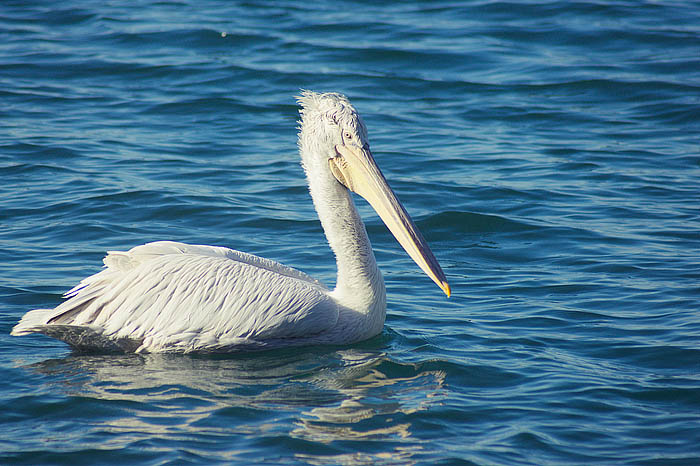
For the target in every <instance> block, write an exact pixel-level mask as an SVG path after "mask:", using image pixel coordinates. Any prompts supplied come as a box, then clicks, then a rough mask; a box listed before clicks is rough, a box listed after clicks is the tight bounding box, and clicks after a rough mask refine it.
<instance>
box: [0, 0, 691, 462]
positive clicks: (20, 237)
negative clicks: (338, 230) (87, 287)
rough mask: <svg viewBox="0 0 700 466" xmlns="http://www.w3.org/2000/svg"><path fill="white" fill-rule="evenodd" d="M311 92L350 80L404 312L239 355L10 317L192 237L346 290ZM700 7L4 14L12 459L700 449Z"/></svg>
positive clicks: (292, 6)
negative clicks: (147, 343) (333, 336)
mask: <svg viewBox="0 0 700 466" xmlns="http://www.w3.org/2000/svg"><path fill="white" fill-rule="evenodd" d="M301 88H309V89H314V90H319V91H321V90H332V91H339V92H343V93H345V94H347V95H348V96H349V97H350V99H351V100H352V101H353V102H354V104H355V106H356V107H357V108H358V110H359V111H360V112H361V114H362V115H363V117H364V120H365V122H366V124H367V126H368V127H369V131H370V139H371V141H372V146H373V151H374V154H375V157H376V159H377V161H378V163H379V164H380V166H381V167H382V169H383V171H384V173H385V174H386V176H387V178H388V179H389V180H390V182H391V184H392V186H393V188H394V190H395V191H396V192H397V194H398V195H399V197H400V198H401V200H402V201H403V203H404V204H405V206H406V208H407V209H408V211H409V212H410V213H411V214H412V216H413V218H414V219H415V220H416V222H417V224H418V225H419V227H420V228H421V230H422V231H423V233H424V235H425V236H426V238H427V240H428V241H429V242H430V244H431V246H432V248H433V250H434V252H435V254H436V256H437V257H438V259H439V260H440V262H441V264H442V265H443V268H444V270H445V272H446V274H447V276H448V278H449V280H450V284H451V286H452V290H453V293H454V294H453V296H452V298H450V299H447V298H445V297H444V296H443V295H442V294H441V292H440V290H439V289H438V288H437V287H435V285H434V284H433V283H432V282H430V280H429V279H428V278H427V277H425V276H424V275H423V274H422V273H421V272H420V270H419V269H418V268H417V267H416V266H415V265H414V264H413V262H412V261H411V259H410V258H409V257H408V256H407V255H406V254H405V253H404V252H403V251H402V249H401V248H400V247H399V246H398V244H397V243H396V242H395V240H394V239H393V237H392V236H391V235H390V234H389V233H388V231H387V230H386V229H385V227H384V226H383V224H382V223H381V222H380V221H379V219H378V218H377V217H376V215H375V214H374V213H373V212H372V211H371V209H370V208H369V207H367V206H366V205H365V204H364V203H363V202H362V201H358V205H360V208H361V211H362V213H363V215H364V216H365V219H366V222H367V228H368V231H369V234H370V236H371V239H372V242H373V245H374V249H375V251H376V255H377V259H378V261H379V263H380V266H381V268H382V270H383V272H384V276H385V280H386V283H387V291H388V316H387V322H386V326H385V329H384V332H383V333H382V334H381V335H380V336H378V337H376V338H374V339H371V340H369V341H366V342H363V343H360V344H356V345H352V346H350V347H312V348H304V349H296V350H292V351H289V350H286V351H272V352H263V353H258V354H253V355H237V356H231V357H203V356H198V357H193V356H158V355H140V356H134V355H123V356H119V355H80V354H74V353H71V351H70V349H69V348H68V347H67V346H66V345H64V344H63V343H60V342H57V341H54V340H51V339H49V338H46V337H42V336H30V337H22V338H15V337H11V336H9V332H10V329H11V328H12V326H13V325H14V324H15V323H16V322H17V320H18V319H19V318H20V317H21V316H22V315H23V313H24V312H26V311H27V310H29V309H33V308H37V307H53V306H55V305H57V304H58V303H59V302H60V300H61V298H60V296H61V294H62V293H63V292H64V291H66V290H68V289H69V288H70V287H72V286H73V285H75V284H76V283H77V282H78V281H79V280H80V279H81V278H83V277H85V276H87V275H89V274H92V273H95V272H96V271H98V270H99V268H100V266H101V259H102V257H103V256H104V254H105V251H107V250H124V249H128V248H131V247H133V246H136V245H138V244H142V243H144V242H147V241H153V240H159V239H171V240H177V241H184V242H190V243H198V244H215V245H222V246H228V247H233V248H235V249H240V250H243V251H248V252H252V253H255V254H259V255H262V256H265V257H269V258H271V259H275V260H279V261H281V262H283V263H285V264H288V265H291V266H294V267H297V268H299V269H301V270H303V271H305V272H307V273H310V274H312V275H314V276H316V277H318V278H319V279H321V280H323V281H324V282H326V283H327V284H329V285H332V284H333V282H334V280H335V264H334V261H333V258H332V255H331V253H330V250H329V249H328V247H327V245H326V242H325V238H324V236H323V233H322V230H321V228H320V225H319V222H318V220H317V218H316V216H315V212H314V210H313V207H312V204H311V201H310V198H309V196H308V193H307V189H306V186H305V181H304V177H303V173H302V170H301V168H300V166H299V163H298V154H297V152H296V125H297V123H296V120H297V108H296V104H295V102H294V95H296V94H297V93H298V92H299V89H301ZM699 116H700V6H698V4H697V3H696V2H673V1H669V2H626V1H613V2H587V1H579V2H564V1H551V2H537V3H534V2H492V1H475V2H464V3H453V2H439V1H438V2H392V3H386V4H383V3H382V2H328V3H327V4H323V5H321V4H315V3H313V2H311V3H310V2H295V1H282V2H224V1H219V2H217V1H205V2H199V1H194V0H183V1H157V2H149V1H139V2H127V1H107V2H101V3H95V4H92V3H90V2H87V3H86V2H76V1H73V0H66V1H63V2H59V3H53V2H24V1H21V2H20V1H12V0H10V1H3V2H2V4H0V122H1V123H0V177H1V179H2V182H1V183H0V376H1V377H2V379H3V382H2V384H0V409H1V410H2V413H3V415H2V416H1V417H0V463H2V464H6V463H18V464H31V465H36V464H71V465H75V464H154V465H155V464H158V465H161V464H222V463H224V464H225V463H236V462H240V463H264V464H280V463H282V464H414V463H415V464H533V465H541V464H655V465H671V464H672V465H686V464H687V465H696V464H700V314H699V313H700V306H699V301H700V299H699V298H700V215H699V214H700V181H699V180H700V151H699V146H700V117H699Z"/></svg>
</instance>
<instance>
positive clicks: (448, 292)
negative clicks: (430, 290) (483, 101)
mask: <svg viewBox="0 0 700 466" xmlns="http://www.w3.org/2000/svg"><path fill="white" fill-rule="evenodd" d="M440 288H442V291H444V292H445V294H446V295H447V297H448V298H449V297H450V296H452V290H451V289H450V285H448V284H447V282H442V283H441V284H440Z"/></svg>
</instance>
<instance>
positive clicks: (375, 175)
mask: <svg viewBox="0 0 700 466" xmlns="http://www.w3.org/2000/svg"><path fill="white" fill-rule="evenodd" d="M335 150H336V153H337V156H336V157H334V158H332V159H329V160H328V163H329V165H330V169H331V172H332V173H333V176H335V178H336V179H337V180H338V181H339V182H340V183H341V184H343V185H344V186H345V187H346V188H348V189H349V190H351V191H353V192H354V193H357V194H359V195H360V196H362V197H363V198H365V200H366V201H367V202H369V204H370V205H371V206H372V208H373V209H374V210H375V211H376V212H377V214H379V217H380V218H381V219H382V221H383V222H384V223H385V224H386V226H387V227H388V228H389V231H391V233H392V234H393V235H394V237H395V238H396V239H397V241H398V242H399V244H401V246H402V247H403V248H404V249H405V250H406V252H407V253H408V255H409V256H411V258H412V259H413V260H414V261H415V262H416V264H418V266H419V267H420V268H421V269H422V270H423V272H425V273H426V274H427V275H428V276H429V277H430V278H431V279H432V280H433V281H434V282H435V283H436V284H437V285H438V286H439V287H440V288H441V289H442V291H444V292H445V294H446V295H447V296H448V297H449V296H450V294H451V291H450V285H448V284H447V279H446V278H445V274H444V273H443V272H442V269H441V268H440V264H438V261H437V259H435V256H434V255H433V252H432V251H431V250H430V247H429V246H428V243H426V242H425V239H423V235H421V233H420V231H419V230H418V227H416V224H415V223H413V220H411V217H410V216H409V215H408V213H407V212H406V209H404V207H403V205H401V202H399V200H398V199H397V198H396V195H395V194H394V191H392V190H391V188H390V187H389V183H387V181H386V178H384V175H382V172H381V171H380V170H379V167H378V166H377V164H376V163H375V161H374V157H372V153H371V152H370V151H369V149H368V148H363V147H359V146H357V145H353V144H339V145H337V146H335Z"/></svg>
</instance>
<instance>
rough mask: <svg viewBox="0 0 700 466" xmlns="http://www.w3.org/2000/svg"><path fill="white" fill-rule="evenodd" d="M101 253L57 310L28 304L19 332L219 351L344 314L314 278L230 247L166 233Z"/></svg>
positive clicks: (313, 329)
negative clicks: (99, 264) (98, 263)
mask: <svg viewBox="0 0 700 466" xmlns="http://www.w3.org/2000/svg"><path fill="white" fill-rule="evenodd" d="M104 263H105V266H106V268H105V269H104V270H102V271H101V272H99V273H97V274H95V275H92V276H90V277H88V278H86V279H84V280H83V281H82V282H81V283H80V284H79V285H78V286H76V287H75V288H73V289H72V290H70V291H69V292H67V293H66V294H65V297H66V298H67V300H66V301H64V302H63V303H62V304H61V305H59V306H58V307H56V308H55V309H54V310H51V311H48V310H36V311H32V312H29V313H27V315H26V316H25V317H24V318H23V319H22V321H21V322H20V323H19V324H18V325H17V326H16V327H15V328H14V329H13V334H25V333H31V332H41V333H47V334H48V333H51V334H52V335H51V336H54V337H57V334H58V335H59V336H58V337H59V338H60V334H61V333H63V332H64V331H70V332H68V333H70V335H66V338H61V339H63V340H65V341H67V342H68V343H71V341H70V339H69V337H70V338H73V337H75V334H76V332H77V333H78V334H80V333H83V334H84V333H85V332H88V333H93V334H99V335H100V336H101V338H103V339H106V340H110V341H114V342H119V341H128V342H131V343H129V344H130V345H134V344H136V346H137V347H138V348H137V349H136V351H207V350H209V351H216V350H217V349H226V348H229V349H230V347H235V346H239V345H240V346H264V345H265V344H266V342H267V341H270V340H278V339H293V338H300V337H308V336H309V335H313V334H318V333H321V332H324V331H326V330H328V329H329V328H331V327H333V326H334V325H335V324H336V322H337V320H338V308H337V305H336V304H335V302H334V301H333V300H332V299H330V298H329V297H328V294H327V292H328V290H327V289H326V288H325V287H324V286H323V285H321V284H320V283H319V282H317V281H316V280H314V279H312V278H311V277H309V276H308V275H306V274H304V273H302V272H299V271H297V270H295V269H292V268H289V267H285V266H283V265H281V264H279V263H276V262H273V261H271V260H268V259H264V258H261V257H257V256H253V255H251V254H245V253H242V252H239V251H234V250H231V249H227V248H221V247H213V246H193V245H187V244H183V243H175V242H169V241H167V242H166V241H163V242H156V243H149V244H145V245H143V246H138V247H135V248H133V249H131V250H130V251H128V252H109V253H108V255H107V257H105V259H104ZM77 327H80V329H78V328H77ZM92 336H93V337H94V335H92ZM93 339H94V338H93ZM83 340H85V339H84V338H82V337H81V339H80V341H83ZM72 344H74V345H75V346H77V345H78V343H75V342H73V343H72ZM122 346H123V345H122ZM132 350H133V349H132Z"/></svg>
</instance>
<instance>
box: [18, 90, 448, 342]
mask: <svg viewBox="0 0 700 466" xmlns="http://www.w3.org/2000/svg"><path fill="white" fill-rule="evenodd" d="M297 100H298V103H299V105H300V106H301V109H300V111H299V113H300V115H301V122H300V123H301V126H300V128H299V142H298V144H299V152H300V154H301V160H302V166H303V167H304V171H305V172H306V176H307V179H308V183H309V191H310V192H311V197H312V198H313V201H314V206H315V207H316V211H317V212H318V216H319V218H320V220H321V225H322V226H323V230H324V232H325V234H326V237H327V239H328V243H329V244H330V247H331V249H332V250H333V252H334V253H335V257H336V263H337V267H338V277H337V281H336V287H335V289H334V290H330V289H328V288H326V287H325V286H324V285H322V284H321V283H320V282H318V281H317V280H315V279H313V278H311V277H310V276H308V275H306V274H305V273H303V272H300V271H298V270H295V269H292V268H290V267H286V266H284V265H282V264H279V263H277V262H274V261H271V260H268V259H263V258H261V257H257V256H254V255H251V254H246V253H244V252H239V251H235V250H232V249H227V248H222V247H215V246H194V245H189V244H183V243H176V242H172V241H159V242H154V243H148V244H144V245H142V246H137V247H135V248H133V249H131V250H130V251H128V252H120V251H111V252H108V253H107V256H106V257H105V258H104V264H105V268H104V269H103V270H102V271H100V272H99V273H96V274H95V275H92V276H90V277H88V278H86V279H84V280H83V281H81V282H80V284H79V285H77V286H76V287H75V288H73V289H72V290H70V291H68V292H67V293H66V294H65V295H64V298H66V300H65V301H64V302H63V303H61V304H60V305H59V306H58V307H56V308H55V309H36V310H33V311H29V312H27V313H26V314H25V315H24V317H23V318H22V320H21V321H20V322H19V323H18V324H17V325H16V326H15V327H14V328H13V329H12V335H26V334H29V333H43V334H45V335H48V336H50V337H53V338H57V339H59V340H62V341H64V342H66V343H68V344H69V345H71V346H72V347H73V348H75V349H77V350H81V351H124V352H132V351H133V352H179V353H189V352H228V351H240V350H254V349H265V348H277V347H282V346H297V345H308V344H350V343H354V342H357V341H361V340H365V339H367V338H370V337H373V336H375V335H377V334H378V333H380V332H381V330H382V328H383V326H384V318H385V315H386V292H385V288H384V279H383V278H382V275H381V273H380V272H379V269H378V268H377V263H376V261H375V258H374V253H373V252H372V247H371V245H370V242H369V239H368V238H367V232H366V230H365V226H364V224H363V223H362V220H361V219H360V216H359V214H358V212H357V210H356V208H355V205H354V203H353V200H352V196H351V194H350V191H353V192H355V193H357V194H359V195H360V196H362V197H363V198H365V199H366V200H367V201H368V202H369V203H370V205H371V206H372V207H373V208H374V210H375V211H376V212H377V213H378V214H379V216H380V217H381V219H382V220H383V221H384V223H385V224H386V225H387V227H388V228H389V230H390V231H391V232H392V234H393V235H394V236H395V237H396V239H397V240H398V242H399V243H400V244H401V246H403V248H404V249H405V250H406V252H408V254H409V255H410V256H411V258H413V260H414V261H415V262H416V263H417V264H418V266H420V268H421V269H423V271H424V272H425V273H426V274H427V275H428V276H429V277H430V278H431V279H432V280H433V281H434V282H435V283H437V285H438V286H439V287H440V288H442V290H443V291H444V292H445V294H447V296H450V287H449V285H448V284H447V281H446V279H445V275H444V274H443V272H442V269H441V268H440V265H439V264H438V262H437V260H436V259H435V257H434V256H433V253H432V252H431V251H430V248H429V247H428V245H427V244H426V242H425V240H424V239H423V237H422V236H421V234H420V232H419V231H418V228H416V225H415V224H414V223H413V221H412V220H411V218H410V217H409V215H408V214H407V213H406V210H405V209H404V208H403V206H402V205H401V203H400V202H399V201H398V199H397V198H396V196H395V195H394V193H393V191H392V190H391V188H389V185H388V184H387V182H386V179H385V178H384V176H383V175H382V172H381V171H380V170H379V168H378V167H377V165H376V164H375V162H374V158H373V157H372V153H371V152H370V149H369V142H368V139H367V129H366V128H365V125H364V123H363V122H362V120H361V119H360V116H359V115H358V114H357V112H356V111H355V108H354V107H353V106H352V105H351V104H350V102H349V101H348V100H347V98H346V97H344V96H342V95H340V94H336V93H324V94H320V93H315V92H311V91H303V92H302V94H301V96H299V97H298V98H297Z"/></svg>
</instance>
